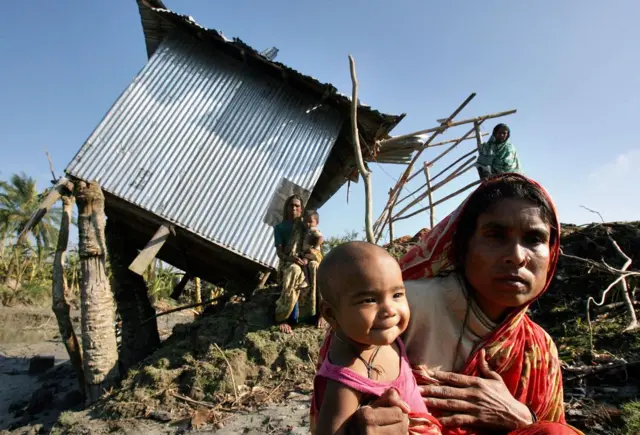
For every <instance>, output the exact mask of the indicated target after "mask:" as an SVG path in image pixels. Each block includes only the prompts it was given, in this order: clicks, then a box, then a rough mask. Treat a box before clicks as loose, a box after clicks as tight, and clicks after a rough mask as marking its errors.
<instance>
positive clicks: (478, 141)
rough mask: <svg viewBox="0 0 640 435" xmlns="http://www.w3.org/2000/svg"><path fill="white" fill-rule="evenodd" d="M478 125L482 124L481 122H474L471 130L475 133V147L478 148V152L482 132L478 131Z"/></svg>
mask: <svg viewBox="0 0 640 435" xmlns="http://www.w3.org/2000/svg"><path fill="white" fill-rule="evenodd" d="M480 124H482V122H478V121H476V122H474V123H473V129H474V130H475V132H476V145H477V147H478V151H480V147H481V146H482V132H481V131H480Z"/></svg>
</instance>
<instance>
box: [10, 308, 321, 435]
mask: <svg viewBox="0 0 640 435" xmlns="http://www.w3.org/2000/svg"><path fill="white" fill-rule="evenodd" d="M72 318H73V322H74V325H77V327H78V328H79V325H80V320H79V313H77V312H73V313H72ZM192 320H193V313H190V312H188V311H184V312H180V313H175V314H172V315H169V316H164V317H160V318H159V319H158V329H159V330H160V334H161V337H162V338H163V339H166V338H167V337H168V336H169V335H170V333H171V331H172V329H173V326H175V325H176V324H179V323H188V322H191V321H192ZM0 325H2V328H1V330H0V434H12V435H18V434H38V433H44V434H49V433H78V434H80V433H82V434H103V433H104V434H106V433H111V434H113V433H117V434H140V433H145V434H147V435H160V434H177V433H184V432H186V431H189V433H194V434H205V433H216V434H220V435H231V434H239V433H243V434H264V433H269V434H306V433H308V431H309V429H308V427H309V423H308V412H309V396H307V395H304V394H296V393H291V394H290V396H289V400H287V401H286V402H285V403H282V404H277V405H270V406H267V407H265V408H263V409H260V410H258V411H255V412H251V413H247V412H238V413H236V414H234V415H232V416H230V417H227V418H226V419H225V420H224V421H222V422H221V424H219V425H218V427H217V428H214V427H211V426H209V427H208V428H205V429H206V430H190V429H189V427H190V424H191V422H190V421H182V422H181V421H178V422H171V423H162V422H157V421H153V420H149V419H122V420H119V421H104V420H102V419H95V418H93V416H92V415H91V412H90V411H81V409H82V403H81V401H80V400H81V399H80V395H79V393H78V391H77V384H76V379H75V374H74V372H73V369H72V367H71V365H70V363H69V361H68V356H67V353H66V349H65V348H64V345H63V344H62V342H61V341H60V337H59V335H58V328H57V323H56V319H55V316H53V313H52V311H51V310H50V309H48V308H25V307H12V308H5V307H0ZM76 333H77V334H78V338H80V334H79V331H76ZM38 355H39V356H53V357H54V358H55V365H54V367H53V368H51V369H49V370H47V371H46V372H44V373H41V374H39V375H29V373H28V369H29V361H30V359H31V358H32V357H34V356H38ZM58 421H60V422H62V423H63V424H61V423H56V422H58Z"/></svg>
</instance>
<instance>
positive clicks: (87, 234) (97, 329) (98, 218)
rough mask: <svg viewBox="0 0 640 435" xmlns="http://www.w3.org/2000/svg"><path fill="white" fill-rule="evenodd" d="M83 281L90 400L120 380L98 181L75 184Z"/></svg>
mask: <svg viewBox="0 0 640 435" xmlns="http://www.w3.org/2000/svg"><path fill="white" fill-rule="evenodd" d="M75 187H76V190H75V196H76V202H77V204H78V234H79V239H80V240H79V241H80V243H79V256H80V268H81V270H82V283H81V286H80V291H81V300H82V349H83V358H84V361H83V362H84V379H85V395H86V399H87V403H93V402H95V401H97V400H98V399H99V398H100V397H101V396H102V395H103V394H104V392H105V391H106V390H109V389H110V388H111V387H112V386H114V385H115V383H116V381H117V380H118V368H117V362H118V347H117V345H116V331H115V315H114V314H115V306H114V302H113V293H112V292H111V286H110V285H109V278H108V277H107V270H106V269H107V268H106V258H107V249H106V246H105V234H104V228H105V215H104V195H103V194H102V190H101V189H100V186H99V185H98V184H97V183H89V184H87V183H85V182H84V181H80V182H78V183H76V186H75Z"/></svg>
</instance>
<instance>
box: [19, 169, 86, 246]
mask: <svg viewBox="0 0 640 435" xmlns="http://www.w3.org/2000/svg"><path fill="white" fill-rule="evenodd" d="M72 191H73V183H72V182H71V181H70V180H69V179H68V178H65V177H62V178H60V180H58V182H57V183H56V184H55V185H54V186H53V188H52V189H51V191H50V192H49V193H48V194H47V196H46V197H45V198H44V199H43V200H42V202H41V203H40V207H39V208H38V210H37V211H36V212H35V213H34V214H33V215H32V216H31V218H30V219H29V221H28V222H27V224H26V225H25V226H24V228H23V229H22V231H21V232H20V234H19V235H18V241H17V244H18V245H21V244H22V243H24V241H25V240H26V239H27V236H28V235H29V232H30V231H31V230H32V229H33V228H34V227H35V226H36V225H38V223H39V222H40V220H42V217H43V216H44V215H45V214H47V212H48V211H49V210H50V209H51V207H53V205H54V204H55V203H56V202H58V200H59V199H60V198H61V197H62V195H67V194H69V193H71V192H72Z"/></svg>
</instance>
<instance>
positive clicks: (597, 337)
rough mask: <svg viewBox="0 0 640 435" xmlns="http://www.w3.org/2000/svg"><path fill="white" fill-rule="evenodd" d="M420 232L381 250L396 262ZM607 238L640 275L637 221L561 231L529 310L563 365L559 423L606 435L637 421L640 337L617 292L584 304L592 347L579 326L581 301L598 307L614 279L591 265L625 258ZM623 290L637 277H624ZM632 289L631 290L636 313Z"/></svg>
mask: <svg viewBox="0 0 640 435" xmlns="http://www.w3.org/2000/svg"><path fill="white" fill-rule="evenodd" d="M425 231H428V230H427V229H425V230H422V231H421V232H419V233H418V234H416V235H415V236H413V237H409V236H405V237H401V238H399V239H396V240H394V241H393V243H390V244H389V245H387V246H385V248H386V249H387V250H388V251H389V252H390V253H391V254H392V255H394V256H395V257H396V258H399V257H401V256H402V255H404V254H405V253H406V252H408V251H409V249H411V247H412V246H413V245H414V244H415V243H416V242H417V241H418V240H419V238H420V236H421V235H422V234H423V233H424V232H425ZM609 235H610V236H611V237H612V238H613V240H615V241H616V242H617V244H618V245H619V246H620V248H621V249H622V251H623V252H624V253H625V254H626V255H628V256H629V257H630V258H631V259H632V263H631V265H630V266H629V268H628V270H629V271H640V222H625V223H618V222H616V223H607V224H591V225H587V226H576V225H563V226H562V237H561V245H562V252H563V254H568V255H569V256H573V257H579V258H580V259H583V260H591V261H592V263H589V262H587V261H583V260H580V259H575V258H572V257H569V256H567V255H561V256H560V259H559V261H558V268H557V271H556V274H555V277H554V280H553V282H552V283H551V286H550V288H549V290H548V291H547V293H545V295H544V296H543V297H542V298H540V300H539V301H538V302H536V303H535V304H534V305H533V306H532V307H531V313H530V314H531V317H532V318H533V320H535V321H536V322H538V323H539V324H540V325H541V326H542V327H544V328H545V330H546V331H547V332H549V334H551V336H552V337H553V339H554V340H555V342H556V344H557V346H558V351H559V353H560V358H561V360H562V364H563V373H564V384H565V385H564V386H565V401H566V408H567V420H568V421H569V423H570V424H573V425H575V426H576V427H579V428H581V429H583V430H585V431H586V432H587V433H589V434H610V433H612V431H614V430H616V429H617V428H621V427H623V426H624V424H625V423H626V424H627V430H629V429H628V428H629V423H628V421H630V419H633V418H635V419H637V420H640V402H638V401H637V400H638V398H639V397H640V387H639V386H640V331H629V332H625V331H624V330H625V328H626V326H627V325H628V323H629V318H628V315H627V312H626V305H625V304H624V302H623V299H622V296H621V290H620V289H618V288H616V289H615V290H613V291H612V292H610V294H609V295H608V296H607V300H606V302H605V304H604V306H603V307H596V306H595V305H594V304H591V319H592V330H593V340H592V341H593V349H591V345H590V342H591V340H590V333H589V324H588V321H587V299H588V298H589V297H593V298H595V299H596V300H597V301H598V302H599V301H600V299H601V294H602V292H603V290H604V289H606V288H607V287H608V286H609V284H611V282H612V281H614V280H615V279H616V278H618V276H619V275H614V274H612V273H611V272H609V271H607V270H604V269H603V268H599V267H597V265H594V264H593V262H595V263H598V264H605V263H606V264H607V265H609V266H611V267H614V268H620V267H622V265H623V263H624V262H625V259H624V258H623V257H622V256H621V255H620V253H619V252H618V251H617V249H616V248H615V246H614V245H613V243H612V242H611V240H610V238H609ZM627 283H628V285H629V288H630V289H637V288H639V287H640V278H639V277H629V278H627ZM639 297H640V290H637V291H635V298H634V302H635V306H636V313H637V314H639V315H640V303H639V302H638V298H639ZM630 433H631V432H630Z"/></svg>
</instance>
